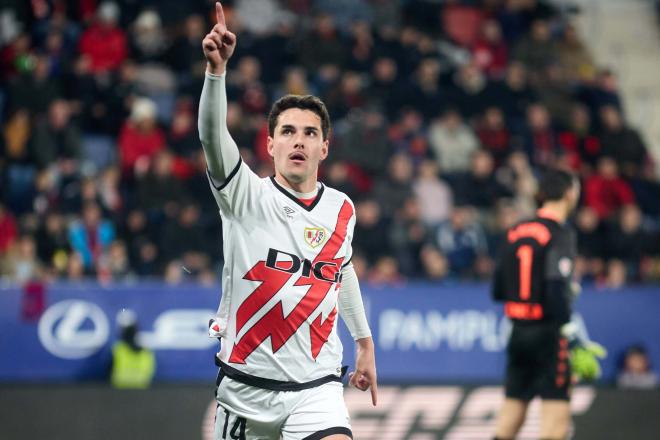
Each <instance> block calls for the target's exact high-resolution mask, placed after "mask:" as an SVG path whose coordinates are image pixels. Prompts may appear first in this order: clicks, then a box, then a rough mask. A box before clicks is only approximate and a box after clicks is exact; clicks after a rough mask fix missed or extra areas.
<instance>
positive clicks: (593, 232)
mask: <svg viewBox="0 0 660 440" xmlns="http://www.w3.org/2000/svg"><path fill="white" fill-rule="evenodd" d="M575 226H576V230H577V249H578V257H577V259H576V261H575V272H576V276H577V277H578V278H586V279H590V280H594V279H597V278H599V277H600V276H601V275H602V274H603V272H604V270H605V261H604V258H605V240H604V239H605V230H604V227H603V225H602V224H601V222H600V219H599V218H598V215H597V214H596V211H594V210H593V209H591V208H589V207H588V206H583V207H581V208H580V209H579V210H578V212H577V216H576V224H575Z"/></svg>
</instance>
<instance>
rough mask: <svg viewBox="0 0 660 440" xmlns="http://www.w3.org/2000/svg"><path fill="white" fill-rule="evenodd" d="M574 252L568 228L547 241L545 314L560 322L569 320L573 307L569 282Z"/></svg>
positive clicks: (571, 274) (571, 276)
mask: <svg viewBox="0 0 660 440" xmlns="http://www.w3.org/2000/svg"><path fill="white" fill-rule="evenodd" d="M575 254H576V251H575V242H574V238H573V236H572V234H571V233H570V231H568V230H561V231H559V232H557V233H556V234H554V237H553V238H552V240H551V241H550V243H548V249H547V251H546V257H545V274H544V275H545V281H544V282H545V286H544V287H545V288H544V292H545V293H544V298H543V302H544V303H545V304H544V308H545V309H546V314H548V315H551V316H552V317H553V318H554V319H555V320H556V321H557V322H559V323H560V324H564V323H567V322H569V321H570V320H571V314H572V309H573V295H572V294H571V292H572V288H571V283H572V280H573V265H574V263H575Z"/></svg>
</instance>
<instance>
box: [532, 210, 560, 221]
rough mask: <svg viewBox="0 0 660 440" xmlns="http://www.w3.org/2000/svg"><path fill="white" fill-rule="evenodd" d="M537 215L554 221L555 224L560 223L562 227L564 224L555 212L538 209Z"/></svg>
mask: <svg viewBox="0 0 660 440" xmlns="http://www.w3.org/2000/svg"><path fill="white" fill-rule="evenodd" d="M536 215H537V216H538V217H540V218H545V219H548V220H552V221H553V222H555V223H559V224H560V225H561V224H562V223H563V222H562V221H560V220H559V217H557V216H556V215H555V213H554V212H551V211H549V210H547V209H542V208H540V209H537V210H536Z"/></svg>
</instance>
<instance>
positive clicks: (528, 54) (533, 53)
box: [513, 20, 559, 86]
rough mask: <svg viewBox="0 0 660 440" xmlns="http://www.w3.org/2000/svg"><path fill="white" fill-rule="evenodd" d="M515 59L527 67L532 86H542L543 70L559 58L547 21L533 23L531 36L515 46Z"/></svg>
mask: <svg viewBox="0 0 660 440" xmlns="http://www.w3.org/2000/svg"><path fill="white" fill-rule="evenodd" d="M513 57H514V59H516V60H518V61H520V62H521V63H523V64H524V65H525V67H527V69H528V70H529V74H530V80H531V82H532V84H535V85H539V86H540V85H541V84H542V83H541V74H542V72H543V70H544V69H545V67H546V66H547V64H548V63H549V62H553V61H556V60H557V59H558V57H559V52H558V51H557V46H556V45H555V43H554V42H553V41H552V39H551V34H550V25H549V24H548V22H547V21H545V20H535V21H534V22H533V23H532V26H531V29H530V31H529V35H528V36H526V37H524V38H522V39H521V40H520V41H519V42H518V43H517V45H516V46H515V48H514V51H513Z"/></svg>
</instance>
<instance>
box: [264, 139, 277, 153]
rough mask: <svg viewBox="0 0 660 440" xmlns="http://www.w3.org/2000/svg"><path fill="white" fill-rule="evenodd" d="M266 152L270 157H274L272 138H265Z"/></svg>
mask: <svg viewBox="0 0 660 440" xmlns="http://www.w3.org/2000/svg"><path fill="white" fill-rule="evenodd" d="M266 150H267V151H268V154H269V155H270V157H275V156H274V155H273V138H272V137H270V136H268V137H267V138H266Z"/></svg>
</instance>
